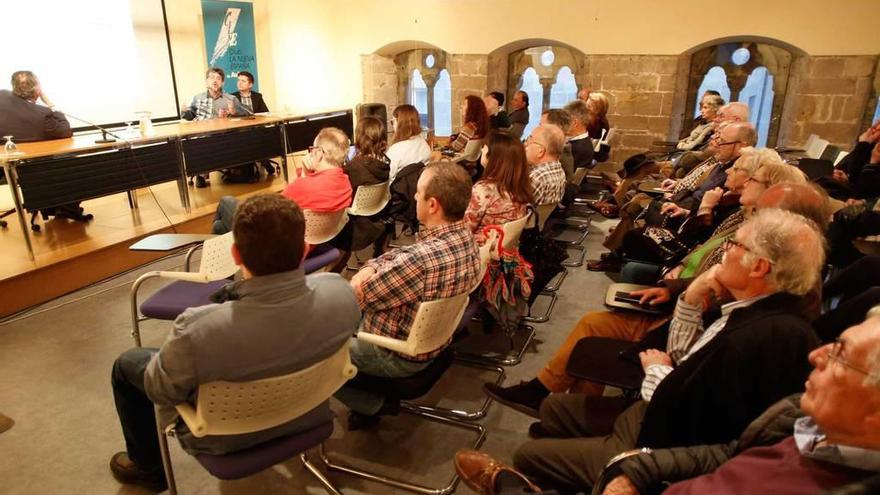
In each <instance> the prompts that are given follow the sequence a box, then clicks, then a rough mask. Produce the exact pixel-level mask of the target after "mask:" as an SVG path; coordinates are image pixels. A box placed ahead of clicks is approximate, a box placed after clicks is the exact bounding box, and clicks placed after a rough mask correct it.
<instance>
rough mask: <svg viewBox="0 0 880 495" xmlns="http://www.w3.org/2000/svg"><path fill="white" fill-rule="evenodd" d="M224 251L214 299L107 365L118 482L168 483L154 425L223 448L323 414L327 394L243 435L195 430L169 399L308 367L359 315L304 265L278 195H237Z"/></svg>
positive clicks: (195, 446) (298, 225)
mask: <svg viewBox="0 0 880 495" xmlns="http://www.w3.org/2000/svg"><path fill="white" fill-rule="evenodd" d="M232 232H233V236H234V239H235V243H234V245H233V247H232V254H231V256H232V257H233V259H235V262H236V263H237V264H238V265H239V266H241V272H242V277H243V280H240V281H237V282H233V283H231V284H230V285H229V286H227V291H228V292H229V293H230V294H233V295H234V296H233V297H230V299H229V300H228V301H226V302H224V303H222V304H209V305H207V306H200V307H196V308H189V309H187V310H186V311H184V312H183V313H182V314H181V315H180V316H178V317H177V319H176V320H175V321H174V327H173V330H172V332H171V335H170V336H169V338H168V339H167V340H166V341H165V343H164V344H163V345H162V347H161V349H158V350H157V349H150V348H135V349H131V350H129V351H126V352H125V353H123V354H122V355H121V356H120V357H119V358H118V359H117V360H116V362H115V363H114V364H113V373H112V385H113V397H114V400H115V401H116V411H117V413H118V415H119V421H120V423H121V425H122V433H123V436H124V437H125V444H126V451H124V452H119V453H117V454H115V455H114V456H113V458H112V459H111V460H110V470H111V472H112V473H113V476H114V477H115V478H116V479H117V480H119V481H120V482H121V483H125V484H137V485H141V486H143V487H146V488H149V489H151V490H155V491H162V490H165V489H166V488H167V486H166V483H165V475H164V470H163V468H162V459H161V455H160V452H159V441H158V437H157V435H156V417H155V414H154V408H153V405H154V404H155V405H157V406H159V408H160V409H159V424H160V425H161V426H162V427H165V426H167V425H169V424H177V426H176V430H177V437H178V439H179V440H180V443H181V445H182V446H183V448H184V449H185V450H186V451H187V452H189V453H191V454H198V453H210V454H224V453H228V452H233V451H236V450H240V449H244V448H247V447H249V446H252V445H255V444H258V443H261V442H265V441H267V440H269V439H272V438H275V437H279V436H282V435H288V434H291V433H295V432H299V431H304V430H308V429H310V428H313V427H315V426H317V425H319V424H321V423H325V422H327V421H329V420H331V419H332V417H333V415H332V412H331V411H330V408H329V406H328V404H327V402H324V403H322V404H321V405H320V406H318V407H316V408H315V409H313V410H312V411H310V412H308V413H306V414H305V415H303V416H301V417H300V418H297V419H295V420H293V421H291V422H289V423H285V424H283V425H279V426H277V427H275V428H272V429H270V430H266V431H261V432H255V433H251V434H245V435H226V436H216V435H214V436H206V437H201V438H197V437H195V436H194V435H193V434H192V433H191V432H190V431H189V430H188V429H187V428H186V425H184V424H183V423H182V422H180V423H179V422H178V417H177V414H176V411H175V409H174V406H175V405H177V404H180V403H182V402H186V401H192V400H193V398H194V397H195V394H196V392H197V390H198V387H199V385H201V384H204V383H208V382H213V381H218V380H227V381H244V380H256V379H260V378H268V377H271V376H277V375H282V374H287V373H292V372H294V371H297V370H300V369H303V368H306V367H308V366H311V365H313V364H315V363H317V362H319V361H321V360H323V359H325V358H327V357H329V356H331V355H332V354H333V353H334V352H336V351H337V350H338V349H339V348H340V347H341V346H342V345H345V343H346V339H348V338H349V336H351V334H352V332H354V331H355V330H356V329H357V325H358V321H359V320H360V311H359V310H358V306H357V300H356V299H355V296H354V293H353V292H352V290H351V287H350V286H349V285H348V284H347V283H346V282H345V280H343V279H342V278H341V277H340V276H339V275H336V274H329V273H322V274H317V275H309V276H308V277H306V276H305V275H304V274H303V271H302V269H301V268H300V264H301V262H302V260H303V257H304V255H305V252H306V243H305V239H304V233H305V220H304V218H303V213H302V210H300V208H299V207H298V206H297V205H296V204H295V203H294V202H292V201H290V200H288V199H285V198H283V197H281V196H279V195H277V194H261V195H257V196H253V197H251V198H248V199H247V200H245V201H244V202H243V203H242V204H241V206H240V207H239V208H238V211H237V212H236V214H235V222H234V226H233V230H232Z"/></svg>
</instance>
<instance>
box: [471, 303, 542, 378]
mask: <svg viewBox="0 0 880 495" xmlns="http://www.w3.org/2000/svg"><path fill="white" fill-rule="evenodd" d="M554 297H555V294H554ZM521 328H524V329H526V331H527V332H528V334H527V335H526V339H525V341H524V342H523V345H522V347H520V348H519V349H514V348H513V343H512V342H513V339H511V346H510V352H509V353H508V354H507V355H506V356H504V357H503V358H496V357H493V356H488V355H484V354H472V353H470V352H461V351H458V350H456V351H455V358H456V359H461V360H467V361H469V362H476V363H486V364H498V365H501V366H516V365H517V364H519V363H520V361H522V357H523V355H524V354H525V353H526V350H527V349H528V348H529V344H531V343H532V339H533V338H534V337H535V327H533V326H531V325H522V324H521V325H519V326H518V327H517V330H519V329H521Z"/></svg>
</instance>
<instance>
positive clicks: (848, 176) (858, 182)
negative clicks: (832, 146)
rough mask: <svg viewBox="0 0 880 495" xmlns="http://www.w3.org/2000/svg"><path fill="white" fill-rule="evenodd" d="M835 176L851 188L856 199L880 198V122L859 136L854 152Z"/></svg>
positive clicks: (843, 161)
mask: <svg viewBox="0 0 880 495" xmlns="http://www.w3.org/2000/svg"><path fill="white" fill-rule="evenodd" d="M834 176H835V178H837V179H838V180H842V181H844V182H845V183H846V184H847V185H848V186H849V189H850V191H852V197H854V198H859V199H869V198H870V199H873V198H877V197H878V196H880V121H878V122H876V123H875V124H874V125H873V126H871V127H869V128H868V129H867V130H866V131H865V132H863V133H861V134H860V135H859V139H858V141H857V142H856V144H855V146H853V149H852V151H850V153H849V154H848V155H846V156H845V157H844V158H843V160H841V161H840V163H838V164H837V166H836V167H835V174H834Z"/></svg>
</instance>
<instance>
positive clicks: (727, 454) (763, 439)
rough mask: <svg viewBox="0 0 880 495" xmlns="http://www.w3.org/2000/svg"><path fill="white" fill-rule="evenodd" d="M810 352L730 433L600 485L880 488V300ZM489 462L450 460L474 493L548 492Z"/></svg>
mask: <svg viewBox="0 0 880 495" xmlns="http://www.w3.org/2000/svg"><path fill="white" fill-rule="evenodd" d="M733 249H735V248H733ZM809 360H810V363H812V365H813V367H814V369H813V372H812V374H810V376H809V379H808V380H807V381H806V392H805V393H804V394H802V395H801V394H797V395H793V396H790V397H787V398H785V399H782V400H781V401H779V402H777V403H776V404H774V405H772V406H771V407H769V408H768V409H767V410H766V411H764V413H763V414H761V416H760V417H758V418H757V419H756V420H754V421H752V422H751V423H750V424H749V426H748V427H746V428H745V430H743V432H742V434H741V435H740V436H739V438H738V439H737V441H735V442H730V443H723V444H715V445H698V446H692V447H676V448H671V449H657V450H653V451H652V452H650V453H642V454H640V455H637V456H632V457H630V458H628V459H626V460H625V461H623V462H622V463H621V464H620V471H621V473H622V474H621V475H619V476H617V477H616V478H614V479H613V480H612V481H611V482H610V483H609V484H608V485H607V486H606V487H605V489H604V491H603V492H602V493H603V494H604V495H638V494H647V493H657V492H659V491H661V490H664V487H663V486H662V485H661V483H663V482H667V483H668V482H672V483H673V484H672V485H671V486H669V487H668V488H665V491H663V493H664V494H671V495H682V494H697V493H711V494H717V495H727V494H731V495H732V494H739V493H749V494H754V495H764V494H766V495H770V494H778V493H819V492H822V493H825V494H841V495H842V494H844V493H846V494H856V493H860V494H862V493H864V494H867V493H878V492H880V476H878V475H877V472H878V471H880V306H876V307H874V308H873V309H871V310H870V311H869V312H868V316H867V319H866V320H865V321H864V322H863V323H861V324H858V325H856V326H853V327H851V328H849V329H848V330H846V331H845V332H843V334H842V335H841V337H840V338H839V339H838V340H837V341H836V342H834V343H831V344H828V345H825V346H823V347H820V348H818V349H816V350H814V351H813V352H811V353H810V356H809ZM798 406H800V407H798ZM492 461H493V460H492V459H491V458H489V457H488V456H481V455H479V453H475V452H469V451H462V452H459V453H458V454H457V455H456V468H457V469H458V470H459V472H460V473H461V474H462V476H464V477H465V481H466V482H467V483H468V484H469V485H471V484H472V483H474V480H480V481H482V483H479V482H478V483H476V484H477V485H478V489H482V491H481V492H480V493H490V494H507V495H514V494H521V493H547V494H548V495H549V493H550V492H542V491H541V490H540V489H539V488H537V487H535V486H534V485H532V484H531V483H529V482H528V481H527V480H526V479H525V478H524V477H523V476H522V475H521V474H519V473H517V472H516V471H514V470H513V469H511V468H510V467H508V466H504V465H503V464H500V463H497V462H492ZM480 475H482V476H480ZM823 490H828V491H823Z"/></svg>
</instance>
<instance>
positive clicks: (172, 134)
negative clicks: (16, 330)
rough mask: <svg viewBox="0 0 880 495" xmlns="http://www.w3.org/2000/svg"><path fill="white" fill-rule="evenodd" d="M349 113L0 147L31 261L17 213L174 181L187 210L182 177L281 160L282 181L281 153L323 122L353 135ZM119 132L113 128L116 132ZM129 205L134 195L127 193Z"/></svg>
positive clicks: (182, 125) (186, 125) (308, 139)
mask: <svg viewBox="0 0 880 495" xmlns="http://www.w3.org/2000/svg"><path fill="white" fill-rule="evenodd" d="M352 118H353V117H352V112H351V110H341V111H337V112H329V113H320V114H312V115H305V116H296V115H280V114H269V115H257V116H255V117H254V118H248V119H241V118H231V119H212V120H202V121H195V122H187V121H180V122H174V123H169V124H157V125H156V126H155V127H154V130H153V132H152V133H150V134H149V135H146V136H134V137H130V138H129V137H128V136H121V137H122V138H124V139H120V140H118V141H115V142H112V143H96V142H95V140H96V139H97V138H98V137H97V135H96V134H86V135H77V136H74V137H71V138H67V139H55V140H50V141H40V142H34V143H21V144H18V143H17V146H18V152H17V153H13V154H5V153H2V152H0V163H2V165H3V168H4V170H5V172H6V177H7V180H8V183H9V188H10V190H11V192H12V198H13V202H14V203H15V209H16V212H17V213H18V218H19V222H20V224H21V229H22V232H23V233H24V236H25V242H26V244H27V249H28V254H29V256H30V258H31V260H33V259H34V254H33V246H32V243H31V238H30V229H29V228H28V223H27V222H26V220H25V210H30V211H32V212H36V211H38V210H41V209H44V208H52V207H56V206H60V205H63V204H68V203H76V202H79V201H85V200H88V199H93V198H97V197H101V196H107V195H110V194H117V193H120V192H129V191H132V190H134V189H137V188H141V187H149V186H152V185H155V184H159V183H163V182H170V181H176V182H177V186H178V191H179V193H180V201H181V205H183V207H184V208H185V210H186V211H187V213H188V212H189V211H190V198H189V191H188V189H187V185H186V182H187V176H192V175H194V174H198V173H207V172H211V171H214V170H220V169H225V168H231V167H234V166H237V165H242V164H245V163H251V162H256V161H261V160H268V159H270V158H274V157H278V156H280V157H281V162H282V167H281V169H282V171H283V174H284V179H285V181H288V180H289V178H288V175H287V155H288V154H289V153H291V152H293V151H298V150H301V149H305V148H307V147H308V146H310V145H311V144H312V142H313V140H314V138H315V136H316V135H317V133H318V132H319V131H320V129H321V128H323V127H330V126H333V127H338V128H341V129H342V130H343V131H344V132H346V133H347V134H348V135H349V137H352V136H353V134H354V132H353V131H354V129H353V127H354V126H353V120H352ZM116 132H117V133H120V132H121V131H116ZM129 198H130V204H131V207H132V208H137V202H136V196H135V195H133V194H129Z"/></svg>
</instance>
